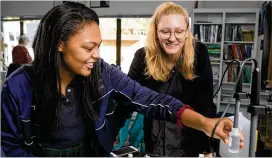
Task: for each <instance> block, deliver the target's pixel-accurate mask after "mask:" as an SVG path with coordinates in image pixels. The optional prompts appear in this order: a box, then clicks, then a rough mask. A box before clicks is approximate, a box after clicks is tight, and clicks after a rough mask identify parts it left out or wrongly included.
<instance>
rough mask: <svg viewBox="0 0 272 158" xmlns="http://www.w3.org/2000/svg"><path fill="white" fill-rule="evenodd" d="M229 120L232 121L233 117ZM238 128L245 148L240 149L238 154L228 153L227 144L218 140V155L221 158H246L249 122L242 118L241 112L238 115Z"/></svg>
mask: <svg viewBox="0 0 272 158" xmlns="http://www.w3.org/2000/svg"><path fill="white" fill-rule="evenodd" d="M229 118H230V119H231V120H233V119H234V116H232V117H229ZM238 127H239V128H240V129H241V130H242V133H243V136H244V144H245V147H244V148H243V149H240V150H239V152H238V153H231V152H229V144H225V143H224V142H223V141H222V140H220V145H219V154H220V156H221V157H248V152H249V134H250V121H249V120H248V119H247V118H245V117H244V116H243V113H242V112H240V113H239V121H238Z"/></svg>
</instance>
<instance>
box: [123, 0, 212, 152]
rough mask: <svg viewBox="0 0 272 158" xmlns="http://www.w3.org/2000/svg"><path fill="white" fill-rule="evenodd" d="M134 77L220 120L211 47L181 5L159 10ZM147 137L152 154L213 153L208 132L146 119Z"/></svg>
mask: <svg viewBox="0 0 272 158" xmlns="http://www.w3.org/2000/svg"><path fill="white" fill-rule="evenodd" d="M128 75H129V77H130V78H132V79H133V80H136V81H137V82H139V83H140V84H141V85H142V86H145V87H148V88H150V89H152V90H155V91H157V92H160V93H165V94H168V95H171V96H173V97H175V98H177V99H179V100H181V101H183V102H184V103H186V104H188V105H191V106H192V108H193V109H194V110H195V111H197V112H199V113H201V114H203V115H205V116H209V117H213V116H215V113H216V107H215V105H214V104H213V99H212V95H213V77H212V69H211V65H210V60H209V56H208V51H207V48H206V47H205V45H204V44H202V43H200V42H196V41H195V40H194V39H193V35H192V33H191V32H190V28H189V16H188V13H187V11H186V10H185V9H184V8H182V7H181V6H179V5H176V4H175V3H172V2H166V3H162V4H161V5H160V6H159V7H158V8H157V9H156V11H155V13H154V15H153V17H152V21H151V24H150V29H149V32H148V38H147V45H146V47H144V48H140V49H139V50H137V51H136V53H135V56H134V59H133V61H132V64H131V66H130V70H129V73H128ZM158 112H159V111H158ZM144 139H145V146H146V152H147V153H150V154H151V153H152V154H156V155H160V156H198V155H199V153H204V152H210V151H209V139H208V137H207V136H206V135H205V134H204V133H202V132H199V131H196V130H194V129H192V128H189V127H187V128H183V129H180V128H177V127H176V126H175V124H173V123H169V122H165V121H158V120H154V119H149V118H145V119H144Z"/></svg>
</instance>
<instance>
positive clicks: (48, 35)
mask: <svg viewBox="0 0 272 158" xmlns="http://www.w3.org/2000/svg"><path fill="white" fill-rule="evenodd" d="M101 43H102V39H101V31H100V28H99V18H98V15H97V14H96V13H95V12H94V11H93V10H92V9H90V8H89V7H87V6H85V5H83V4H81V3H76V2H66V3H63V4H61V5H58V6H55V7H53V8H52V9H51V10H50V11H48V13H46V14H45V16H44V17H43V18H42V19H41V22H40V24H39V26H38V29H37V33H36V35H35V38H34V42H33V49H34V52H35V58H34V61H33V62H31V63H30V64H27V65H24V66H23V67H21V68H19V69H18V70H16V71H15V72H14V73H12V74H11V75H10V76H9V77H8V79H7V80H6V81H5V83H4V85H3V89H2V93H1V148H2V150H3V152H4V154H5V155H6V156H12V157H18V156H22V157H28V156H35V157H36V156H49V157H56V156H85V157H86V156H87V157H89V156H94V157H101V156H107V157H108V156H110V153H111V151H112V149H113V144H114V141H115V138H116V136H117V134H118V132H119V130H120V128H121V127H122V125H123V123H124V121H125V120H126V119H127V118H128V116H130V114H131V113H132V112H133V111H136V112H139V113H141V114H143V115H145V116H146V117H150V118H154V119H158V120H166V121H170V122H173V123H176V126H179V127H180V128H182V125H185V126H189V127H192V128H194V129H198V130H200V131H202V132H204V133H205V134H207V135H208V136H211V134H212V131H213V129H214V127H215V124H216V123H217V122H218V120H219V119H218V118H214V119H212V118H208V117H205V116H203V115H201V114H199V113H197V112H195V111H194V110H192V109H191V107H190V105H185V104H183V103H182V102H181V101H179V100H177V99H175V98H174V97H171V96H168V95H165V94H160V93H157V92H154V91H152V90H150V89H148V88H146V87H143V86H140V85H139V84H138V83H137V82H136V81H134V80H131V79H130V78H129V77H128V76H127V75H126V74H124V73H123V72H122V71H121V70H120V69H119V68H118V67H115V66H112V65H109V64H108V63H106V62H105V61H104V60H103V59H100V58H99V47H100V45H101ZM109 53H110V52H109ZM232 126H233V122H232V121H231V120H230V119H229V118H223V120H222V121H221V122H220V123H219V125H218V126H217V128H216V130H215V137H216V138H220V139H222V140H224V141H225V143H228V141H229V140H228V135H229V132H230V130H231V129H232ZM240 139H241V142H240V147H241V148H243V146H244V138H243V135H242V134H241V137H240Z"/></svg>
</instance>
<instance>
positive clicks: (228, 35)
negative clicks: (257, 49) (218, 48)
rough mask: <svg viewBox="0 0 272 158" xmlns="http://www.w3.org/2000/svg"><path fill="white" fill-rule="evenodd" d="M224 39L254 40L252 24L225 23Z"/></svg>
mask: <svg viewBox="0 0 272 158" xmlns="http://www.w3.org/2000/svg"><path fill="white" fill-rule="evenodd" d="M225 41H245V42H252V41H254V25H246V24H244V25H237V24H226V27H225Z"/></svg>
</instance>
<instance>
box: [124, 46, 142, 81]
mask: <svg viewBox="0 0 272 158" xmlns="http://www.w3.org/2000/svg"><path fill="white" fill-rule="evenodd" d="M144 60H145V53H144V48H140V49H138V50H137V51H136V52H135V54H134V58H133V60H132V62H131V65H130V68H129V71H128V77H130V78H131V79H133V80H135V81H136V82H138V83H140V84H141V79H143V78H144V77H145V75H144V74H143V73H144V72H145V61H144Z"/></svg>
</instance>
